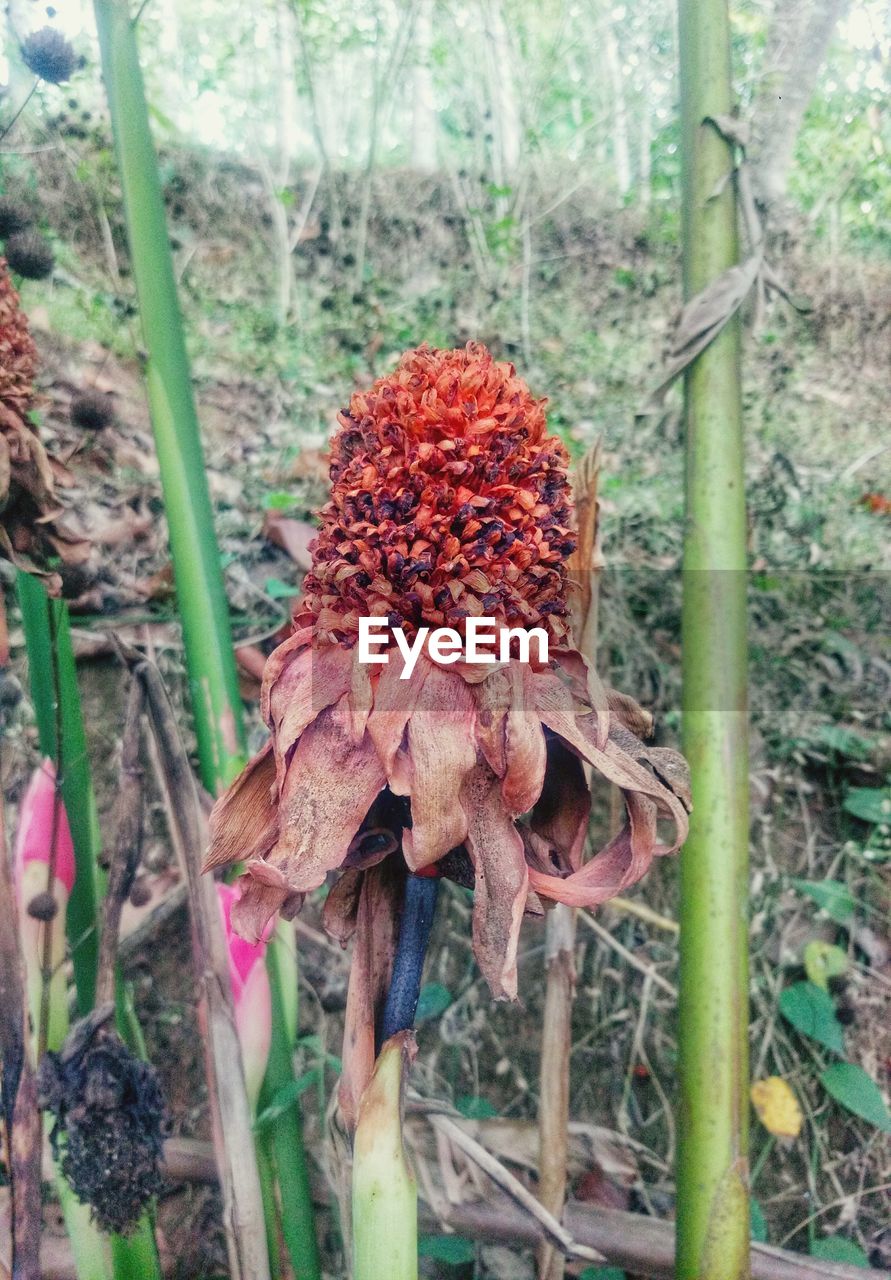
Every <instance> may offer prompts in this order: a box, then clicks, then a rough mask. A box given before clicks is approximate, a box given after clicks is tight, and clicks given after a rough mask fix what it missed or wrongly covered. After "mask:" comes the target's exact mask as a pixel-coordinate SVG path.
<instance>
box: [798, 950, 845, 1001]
mask: <svg viewBox="0 0 891 1280" xmlns="http://www.w3.org/2000/svg"><path fill="white" fill-rule="evenodd" d="M847 967H848V957H847V955H846V954H845V952H844V951H842V949H841V947H836V946H833V945H832V943H831V942H821V941H820V940H819V939H815V940H814V941H813V942H809V943H808V944H807V946H806V947H805V949H804V968H805V972H806V973H807V976H808V977H809V978H810V980H811V982H813V983H815V984H816V985H817V986H818V987H822V988H823V990H824V991H828V990H829V979H830V978H840V977H841V975H842V974H843V973H844V972H845V971H846V970H847Z"/></svg>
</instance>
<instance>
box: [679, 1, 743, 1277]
mask: <svg viewBox="0 0 891 1280" xmlns="http://www.w3.org/2000/svg"><path fill="white" fill-rule="evenodd" d="M679 20H680V84H681V114H682V151H683V222H684V291H685V295H686V297H687V299H690V298H692V297H694V296H695V295H696V294H697V293H699V292H701V290H702V289H703V288H705V287H706V286H707V285H708V284H709V283H710V282H712V281H713V280H715V279H716V278H717V277H718V276H719V275H721V274H722V273H723V272H724V271H726V270H727V269H728V268H729V267H731V266H733V265H734V264H735V263H736V261H737V256H738V244H737V217H736V193H735V187H734V183H733V182H732V181H731V182H727V181H726V176H727V174H728V173H729V172H730V171H731V169H732V165H733V158H732V156H731V153H730V149H729V147H728V145H727V143H726V142H725V140H724V139H723V138H722V137H721V136H720V134H719V133H718V131H717V130H716V129H714V128H713V127H712V126H711V125H710V124H707V123H705V121H706V119H707V118H708V117H715V118H718V119H720V118H721V117H722V116H729V115H730V114H731V111H732V96H731V80H730V33H729V24H728V13H727V0H679ZM739 366H740V335H739V320H738V318H736V317H735V318H734V319H732V320H731V321H730V322H729V323H728V324H727V325H726V327H725V328H724V329H723V330H722V332H721V333H720V334H719V336H718V337H717V338H716V339H715V340H714V342H713V343H712V344H711V345H710V346H709V347H708V348H706V350H705V351H704V352H703V353H702V354H701V355H700V356H699V357H698V358H697V359H696V361H695V362H694V363H693V364H692V366H691V367H690V368H689V369H688V371H687V373H686V380H685V404H686V431H687V527H686V535H685V540H684V572H683V586H684V593H683V614H682V639H683V677H684V694H683V738H684V751H685V754H686V756H687V758H688V760H689V762H690V767H691V772H692V778H693V816H692V821H691V824H690V836H689V839H688V841H687V844H686V846H685V848H684V850H683V852H682V854H681V907H680V926H681V935H680V938H681V941H680V950H681V978H680V1025H679V1036H678V1048H679V1069H680V1112H679V1117H678V1119H679V1125H678V1128H679V1150H678V1169H677V1189H678V1208H677V1222H678V1230H677V1271H676V1275H677V1277H678V1280H694V1278H695V1280H742V1277H747V1276H748V1275H749V1205H748V1160H747V1149H748V1134H747V1122H748V1097H747V1093H748V1056H747V1031H748V991H747V987H748V957H747V950H746V946H747V917H746V899H747V876H748V760H747V749H746V746H747V705H746V701H747V691H746V581H745V569H746V554H745V549H746V518H745V494H744V487H743V433H742V411H741V399H740V367H739Z"/></svg>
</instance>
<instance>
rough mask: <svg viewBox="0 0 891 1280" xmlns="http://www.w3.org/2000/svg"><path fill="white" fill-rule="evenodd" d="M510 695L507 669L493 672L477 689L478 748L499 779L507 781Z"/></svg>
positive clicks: (475, 693) (475, 694)
mask: <svg viewBox="0 0 891 1280" xmlns="http://www.w3.org/2000/svg"><path fill="white" fill-rule="evenodd" d="M510 694H511V687H510V682H509V681H508V678H507V674H506V672H505V670H504V668H499V669H498V670H497V671H493V672H492V673H491V674H490V675H489V676H488V677H487V678H486V679H485V680H483V681H482V682H481V683H479V684H477V685H476V686H475V688H474V697H475V698H476V741H477V746H478V747H479V749H480V751H482V753H483V755H484V756H485V757H486V760H487V761H488V762H489V767H490V768H491V769H492V770H494V772H495V773H497V774H498V776H499V778H503V777H504V771H505V769H506V768H507V759H506V755H505V745H506V744H505V741H504V722H505V720H506V719H507V712H508V708H509V707H510Z"/></svg>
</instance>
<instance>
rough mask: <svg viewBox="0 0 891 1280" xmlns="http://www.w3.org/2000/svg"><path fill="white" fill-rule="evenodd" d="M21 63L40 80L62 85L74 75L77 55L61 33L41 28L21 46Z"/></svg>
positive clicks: (49, 28) (53, 29)
mask: <svg viewBox="0 0 891 1280" xmlns="http://www.w3.org/2000/svg"><path fill="white" fill-rule="evenodd" d="M22 61H23V62H24V64H25V66H26V67H27V68H28V70H29V71H33V72H34V74H35V75H36V76H39V77H40V79H41V80H46V81H48V82H49V83H50V84H64V82H65V81H66V80H69V79H70V78H71V76H72V75H73V74H74V71H75V69H76V67H77V54H76V53H75V52H74V49H73V48H72V46H71V44H70V43H69V42H68V41H67V40H66V39H65V37H64V36H63V35H62V33H61V31H57V30H56V29H55V27H41V29H40V30H39V31H35V32H34V33H33V35H30V36H28V38H27V39H26V40H25V41H24V43H23V44H22Z"/></svg>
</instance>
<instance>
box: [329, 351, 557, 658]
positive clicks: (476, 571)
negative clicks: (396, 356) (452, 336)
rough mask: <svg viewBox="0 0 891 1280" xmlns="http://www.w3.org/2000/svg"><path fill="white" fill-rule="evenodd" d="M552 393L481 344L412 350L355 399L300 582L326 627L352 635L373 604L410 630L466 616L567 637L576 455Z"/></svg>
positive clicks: (337, 443) (335, 449)
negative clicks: (532, 388) (571, 467)
mask: <svg viewBox="0 0 891 1280" xmlns="http://www.w3.org/2000/svg"><path fill="white" fill-rule="evenodd" d="M545 404H546V401H544V400H536V399H534V398H533V396H532V395H531V394H530V392H529V388H528V387H527V386H526V384H525V382H523V381H522V380H521V379H520V378H518V377H517V376H516V374H515V372H514V369H513V366H512V365H510V364H503V363H499V362H497V361H495V360H493V359H492V357H491V355H490V354H489V352H488V351H487V350H486V349H485V348H484V347H481V346H477V345H471V346H468V347H467V349H466V350H463V351H431V350H430V349H429V348H427V347H422V348H421V349H420V350H418V351H411V352H409V353H408V354H407V355H406V356H404V357H403V359H402V360H401V361H400V363H399V367H398V368H397V370H396V372H395V373H394V374H393V375H391V376H390V377H388V378H381V379H380V380H379V381H378V382H376V383H375V384H374V386H373V387H372V388H371V390H370V391H367V392H357V393H356V394H355V395H354V396H353V398H352V400H351V401H350V406H349V409H348V410H345V411H344V412H343V413H341V414H340V417H339V422H340V430H339V431H338V432H337V434H336V435H335V437H334V440H333V442H332V449H331V490H332V492H331V501H330V502H328V503H327V505H326V506H325V507H324V508H323V509H322V512H321V529H320V531H319V537H318V541H317V543H316V548H315V554H314V556H313V570H312V573H311V574H310V575H309V576H308V577H307V579H306V582H305V584H304V590H305V592H306V605H307V608H308V609H309V610H310V611H311V612H312V613H313V614H314V616H315V618H316V621H317V624H318V628H319V633H320V635H325V634H327V635H330V636H331V637H332V638H335V639H338V640H340V639H348V640H351V639H352V638H353V637H354V636H355V633H356V630H357V627H358V619H359V617H360V616H361V615H363V614H364V615H369V614H371V615H374V614H377V615H381V616H389V618H390V621H391V623H392V624H393V625H394V626H402V627H404V628H405V629H406V630H412V629H413V628H414V627H416V626H419V625H421V624H427V625H429V626H434V627H435V626H455V625H458V626H460V624H461V622H462V620H463V619H465V618H466V617H468V616H469V615H470V616H478V617H479V616H485V617H494V618H496V619H497V620H498V621H500V622H503V623H506V624H508V625H510V626H544V627H546V628H547V629H548V630H549V631H550V633H551V635H552V637H553V638H554V639H555V640H561V639H563V638H564V637H565V635H566V633H567V626H566V622H565V616H566V612H567V609H566V600H565V594H566V559H567V557H568V556H569V555H570V554H571V552H572V550H573V548H574V546H575V542H574V539H573V535H572V532H571V518H572V517H571V499H570V490H569V482H568V479H567V464H568V459H567V456H566V450H565V449H564V447H563V445H562V444H561V442H560V441H559V440H558V439H557V438H556V437H554V436H550V435H548V434H547V427H546V423H545Z"/></svg>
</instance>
